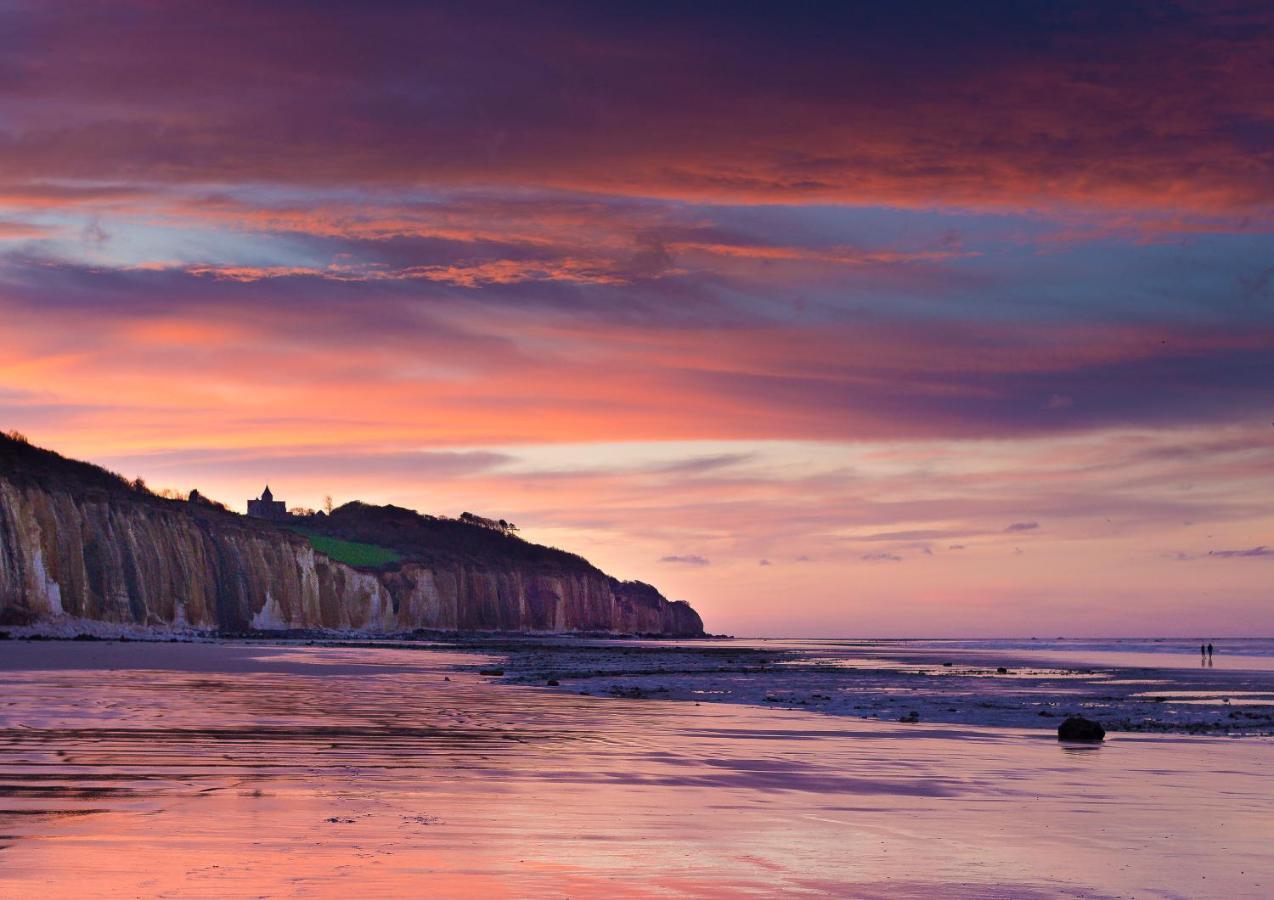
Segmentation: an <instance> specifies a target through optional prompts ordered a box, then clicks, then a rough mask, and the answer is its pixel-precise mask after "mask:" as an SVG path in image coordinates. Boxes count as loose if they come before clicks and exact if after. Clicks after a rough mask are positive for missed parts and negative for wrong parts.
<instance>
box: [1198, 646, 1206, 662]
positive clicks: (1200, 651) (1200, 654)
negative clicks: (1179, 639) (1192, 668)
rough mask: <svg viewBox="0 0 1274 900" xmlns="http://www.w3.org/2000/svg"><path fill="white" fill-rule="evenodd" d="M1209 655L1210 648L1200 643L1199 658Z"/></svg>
mask: <svg viewBox="0 0 1274 900" xmlns="http://www.w3.org/2000/svg"><path fill="white" fill-rule="evenodd" d="M1207 655H1208V648H1207V646H1205V645H1204V644H1200V645H1199V659H1203V657H1205V656H1207Z"/></svg>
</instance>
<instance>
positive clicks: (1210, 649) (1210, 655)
mask: <svg viewBox="0 0 1274 900" xmlns="http://www.w3.org/2000/svg"><path fill="white" fill-rule="evenodd" d="M1211 658H1212V645H1211V644H1208V659H1211Z"/></svg>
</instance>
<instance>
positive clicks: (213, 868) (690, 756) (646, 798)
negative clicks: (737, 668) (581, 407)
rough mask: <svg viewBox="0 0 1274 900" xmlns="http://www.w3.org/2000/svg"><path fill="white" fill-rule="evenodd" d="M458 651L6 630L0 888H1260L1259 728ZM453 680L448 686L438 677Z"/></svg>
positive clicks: (485, 891) (904, 891) (1266, 832)
mask: <svg viewBox="0 0 1274 900" xmlns="http://www.w3.org/2000/svg"><path fill="white" fill-rule="evenodd" d="M502 664H504V663H503V661H502V659H501V658H498V657H494V656H493V657H491V658H489V659H488V658H484V657H481V656H475V655H474V654H473V653H461V652H456V651H454V650H448V649H431V650H400V649H386V648H329V647H273V646H245V645H227V644H180V645H178V644H136V643H134V644H115V643H100V644H94V643H85V644H75V643H68V642H52V643H30V644H28V643H18V642H9V643H6V644H5V645H3V646H0V688H2V692H0V698H2V699H0V794H2V795H3V796H0V846H3V849H0V895H6V896H35V895H38V896H45V897H71V896H84V895H86V894H93V895H97V896H128V897H133V896H152V895H155V896H181V897H227V896H233V897H238V896H284V897H286V896H338V895H340V896H363V897H383V896H403V895H432V896H466V895H469V896H471V895H485V896H567V895H569V896H600V895H608V896H613V895H617V894H619V895H627V896H642V897H647V896H649V897H662V896H686V895H689V896H719V895H726V894H754V895H766V896H769V895H774V894H777V893H782V894H793V895H810V896H820V895H834V896H864V897H932V896H978V897H1005V898H1008V897H1054V896H1101V897H1104V896H1139V897H1140V896H1162V897H1198V896H1215V897H1261V896H1268V895H1269V893H1270V892H1271V886H1274V860H1272V859H1271V854H1270V853H1269V847H1270V846H1272V845H1274V817H1271V816H1270V815H1269V809H1270V808H1271V801H1274V787H1272V786H1271V784H1272V781H1271V777H1270V776H1271V775H1274V741H1271V740H1270V739H1268V738H1261V737H1244V738H1221V737H1190V736H1181V735H1173V736H1163V735H1145V734H1115V735H1112V736H1111V737H1110V738H1109V739H1108V740H1107V742H1106V743H1105V744H1104V745H1100V746H1067V745H1061V744H1059V743H1058V742H1057V741H1056V740H1055V739H1054V737H1053V735H1052V734H1051V733H1050V732H1049V731H1046V730H1042V729H1033V730H1032V729H1020V728H994V727H986V726H977V727H973V726H959V725H949V724H929V723H925V722H922V723H920V724H919V725H902V724H899V723H897V722H885V721H873V720H863V719H858V718H851V717H836V716H827V715H821V714H817V713H813V712H809V711H804V710H788V709H773V708H766V707H763V706H751V705H745V704H736V703H708V702H704V703H701V704H700V705H696V704H695V703H694V702H670V701H663V700H659V699H643V700H624V699H612V698H601V697H594V696H582V695H580V694H579V693H578V692H571V691H566V690H564V689H556V690H555V689H548V688H544V687H534V686H531V685H517V684H507V683H498V682H499V679H497V678H492V677H484V676H481V675H478V674H477V672H476V671H475V670H476V669H478V668H482V667H490V666H494V665H502ZM445 679H450V680H445Z"/></svg>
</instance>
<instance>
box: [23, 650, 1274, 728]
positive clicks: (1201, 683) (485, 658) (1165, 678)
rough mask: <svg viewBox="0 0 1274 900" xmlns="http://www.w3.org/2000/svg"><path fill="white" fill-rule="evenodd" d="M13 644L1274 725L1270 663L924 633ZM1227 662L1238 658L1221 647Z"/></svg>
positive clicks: (867, 713) (758, 697) (909, 710)
mask: <svg viewBox="0 0 1274 900" xmlns="http://www.w3.org/2000/svg"><path fill="white" fill-rule="evenodd" d="M12 640H13V642H14V645H17V644H23V643H35V644H44V643H54V642H59V643H67V644H81V643H87V644H103V645H111V644H134V643H135V644H164V645H173V644H211V645H239V646H244V647H262V648H265V647H278V648H282V649H287V648H296V647H321V648H330V649H335V650H340V649H347V650H352V649H360V648H361V649H369V650H378V649H379V650H386V651H415V652H420V651H433V652H438V653H444V654H445V653H458V654H463V655H465V656H466V657H473V656H480V657H481V658H482V661H481V662H474V663H473V664H472V665H468V666H464V668H466V669H469V670H472V671H473V672H475V673H479V674H481V675H482V676H484V677H489V678H492V679H494V680H495V681H497V682H498V683H501V684H508V685H529V686H539V687H543V688H545V689H546V690H550V691H555V692H559V693H573V694H577V695H580V696H588V697H598V698H605V699H619V700H630V701H643V700H652V699H658V700H670V701H677V702H689V703H694V704H697V705H704V704H735V705H741V706H748V707H763V708H771V709H794V710H805V711H810V712H817V713H820V714H822V715H826V716H830V717H833V718H853V719H863V720H871V721H895V722H901V723H905V724H913V725H914V724H919V723H930V724H943V725H957V726H967V727H1000V728H1024V729H1029V730H1032V731H1041V732H1056V729H1057V726H1058V725H1059V724H1060V723H1061V722H1062V721H1064V720H1065V719H1066V718H1067V717H1068V716H1072V715H1079V716H1084V717H1086V718H1090V719H1095V720H1097V721H1099V722H1100V723H1101V724H1102V725H1103V727H1104V728H1106V730H1107V731H1108V732H1111V733H1112V734H1135V733H1142V734H1145V733H1154V734H1165V735H1195V736H1198V735H1206V736H1215V737H1231V738H1240V737H1262V736H1271V735H1274V672H1271V671H1267V670H1264V669H1261V668H1253V669H1245V668H1233V669H1230V668H1220V669H1218V668H1211V669H1209V668H1200V669H1183V668H1173V667H1161V668H1156V667H1127V666H1109V665H1107V666H1102V665H1085V664H1065V663H1064V662H1044V661H1041V660H1040V659H1039V658H1038V656H1032V655H1031V654H1030V653H1022V652H1017V651H1007V650H996V649H985V648H983V649H977V650H963V649H962V650H955V651H953V650H951V649H950V648H944V649H941V650H934V649H933V648H931V647H928V646H920V647H917V646H914V644H922V643H926V642H910V643H908V642H905V641H891V642H888V643H884V642H876V641H861V642H859V641H854V642H849V641H844V642H831V643H817V644H816V646H814V647H806V646H802V644H801V642H790V641H789V642H784V641H778V640H775V641H740V640H731V639H722V638H717V639H711V640H698V639H697V640H687V639H680V638H668V639H652V638H642V637H636V636H618V635H535V634H499V633H485V634H459V635H458V634H455V633H446V632H438V633H427V634H426V633H412V634H409V635H404V636H398V637H384V638H381V637H376V638H369V637H368V636H366V635H348V636H341V635H331V634H314V633H312V632H301V633H290V634H286V635H284V634H278V633H275V634H264V633H261V634H252V635H233V636H231V635H217V636H212V635H206V634H198V635H182V636H176V635H173V636H168V637H161V636H159V635H156V634H151V635H148V636H145V637H129V636H119V637H100V636H95V635H77V636H74V637H48V636H38V635H29V636H19V637H16V638H12ZM1229 661H1230V662H1231V663H1236V664H1238V665H1240V666H1241V665H1242V663H1243V660H1241V659H1239V658H1236V657H1232V658H1230V660H1229Z"/></svg>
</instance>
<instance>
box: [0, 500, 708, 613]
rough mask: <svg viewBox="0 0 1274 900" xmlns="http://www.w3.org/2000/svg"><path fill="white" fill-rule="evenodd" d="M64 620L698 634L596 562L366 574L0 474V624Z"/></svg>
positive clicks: (153, 509)
mask: <svg viewBox="0 0 1274 900" xmlns="http://www.w3.org/2000/svg"><path fill="white" fill-rule="evenodd" d="M62 617H69V618H72V619H76V620H87V621H92V622H106V623H117V624H121V625H136V626H142V627H152V628H170V627H171V628H194V629H203V630H208V631H213V630H223V631H244V630H249V629H257V630H283V629H331V630H339V631H355V632H362V633H367V634H385V633H392V632H400V631H410V630H412V629H415V628H425V629H438V630H446V631H534V632H551V631H555V632H571V631H596V632H616V633H645V634H669V635H697V634H701V633H702V623H701V622H700V620H699V617H698V615H696V614H695V613H694V610H692V609H691V608H690V607H689V606H688V605H687V604H684V603H669V602H668V601H667V600H665V599H663V598H662V597H660V596H659V594H658V593H657V592H655V591H654V590H653V589H651V588H646V587H644V586H635V585H625V584H619V583H617V582H614V581H612V580H611V579H608V578H606V577H605V576H603V575H601V574H600V573H597V572H595V571H589V570H582V571H577V572H569V571H568V572H562V573H547V574H546V573H543V572H539V571H524V570H520V569H518V568H516V567H512V566H507V565H505V566H501V565H493V566H492V567H490V568H487V567H478V566H472V565H455V566H425V565H421V564H417V563H410V562H408V563H405V564H403V565H401V566H400V567H398V568H396V569H393V570H390V571H384V572H372V571H364V570H359V569H354V568H351V567H350V566H346V565H343V564H341V563H338V562H334V561H333V560H331V559H328V558H327V557H326V556H323V555H322V554H319V553H316V552H315V551H314V550H313V548H312V547H311V546H310V544H309V542H308V541H307V540H305V539H304V538H303V537H301V536H299V535H295V534H292V533H290V532H287V531H283V530H280V529H278V528H275V527H272V526H268V525H264V524H262V523H259V522H254V521H251V520H245V519H242V518H240V517H237V516H233V515H230V514H226V513H220V512H215V511H208V510H200V509H192V508H191V507H189V506H188V505H186V504H178V503H171V504H165V503H160V502H140V501H129V500H127V499H124V500H121V499H120V498H113V499H112V498H107V497H105V496H104V495H103V496H100V497H97V498H92V497H74V496H71V495H70V494H66V493H60V492H56V491H45V490H42V489H40V488H38V487H32V486H30V485H18V484H16V483H14V482H11V481H10V480H8V479H6V478H4V477H3V475H0V625H2V624H11V625H20V624H30V623H35V622H46V621H51V620H57V619H60V618H62Z"/></svg>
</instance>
